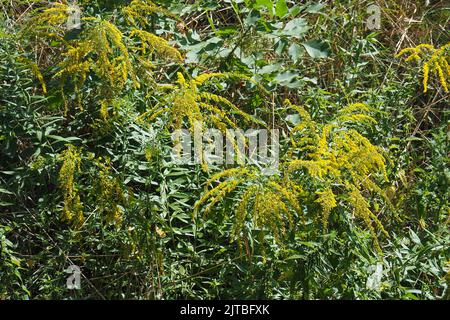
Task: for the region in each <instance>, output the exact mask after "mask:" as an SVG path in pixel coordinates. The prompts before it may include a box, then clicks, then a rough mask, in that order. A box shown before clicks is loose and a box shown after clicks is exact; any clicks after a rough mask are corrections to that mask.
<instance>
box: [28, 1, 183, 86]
mask: <svg viewBox="0 0 450 320" xmlns="http://www.w3.org/2000/svg"><path fill="white" fill-rule="evenodd" d="M69 9H70V8H69V6H68V5H67V4H66V2H64V3H55V4H54V5H51V6H50V7H45V6H44V9H43V10H40V11H39V12H38V14H37V15H36V16H35V17H34V18H33V19H32V23H30V26H32V27H33V28H34V29H35V30H37V32H40V35H41V36H44V37H50V38H52V39H53V40H54V39H57V40H58V41H61V43H62V44H63V45H64V46H65V47H66V50H65V51H64V52H63V53H62V55H61V56H62V58H63V59H62V61H61V62H60V63H59V64H58V69H59V71H58V72H57V73H56V74H54V78H61V79H62V80H63V82H64V81H65V80H66V79H70V80H73V82H74V85H75V91H76V92H78V93H79V92H80V90H79V89H80V88H81V86H82V85H83V84H84V82H85V81H86V79H87V77H88V75H89V74H90V73H91V72H93V73H95V74H96V75H97V76H98V77H100V78H101V79H102V80H103V81H105V86H103V87H102V88H103V89H106V90H108V92H119V91H120V90H122V89H123V88H124V87H125V85H126V83H127V81H128V80H129V79H130V80H131V82H132V84H133V85H134V87H136V88H139V87H140V81H138V76H137V72H142V73H143V75H142V77H141V76H140V74H139V76H140V78H141V80H143V79H145V80H146V81H147V80H149V79H148V77H149V75H151V73H149V70H150V69H151V68H153V64H152V63H151V61H150V59H149V58H152V55H149V54H151V53H156V54H157V56H158V57H162V58H164V59H171V60H174V61H177V62H180V61H182V60H183V59H182V56H181V54H180V52H179V51H178V50H177V49H175V48H174V47H172V46H171V45H169V43H168V42H167V41H166V40H165V39H163V38H161V37H158V36H156V35H153V34H151V33H149V32H147V31H144V30H141V29H138V26H137V25H136V29H133V30H131V31H130V33H129V34H124V33H122V31H121V30H120V29H119V28H118V27H117V25H115V24H114V23H112V22H110V21H108V20H103V19H100V18H97V17H90V16H85V17H82V18H81V20H82V22H83V29H82V32H81V34H80V35H79V36H78V38H77V39H74V40H65V39H64V32H65V30H64V29H63V28H59V27H60V26H61V24H62V23H63V22H65V21H67V18H68V11H69ZM155 12H160V13H165V14H168V15H170V13H169V12H167V11H166V10H164V9H162V8H159V7H157V6H156V5H155V4H153V3H152V2H151V1H148V0H134V1H132V2H131V3H130V5H129V6H127V7H124V8H123V10H122V14H123V15H124V17H125V19H126V20H127V21H135V20H133V17H134V18H136V19H137V20H139V21H141V26H140V27H145V26H143V25H142V24H147V22H146V21H147V20H146V19H147V18H146V17H147V16H148V14H149V13H155ZM130 19H131V20H130ZM144 22H145V23H144ZM134 24H135V23H134ZM36 26H37V28H36ZM49 28H53V29H52V30H51V32H48V31H47V30H48V29H49ZM136 40H137V41H138V42H139V43H140V46H139V47H135V46H133V45H132V44H133V42H136ZM35 71H39V69H38V68H37V69H36V68H34V69H33V72H34V73H35V75H36V76H37V77H38V79H39V81H41V80H42V79H43V78H41V77H40V73H38V72H35ZM41 83H42V84H43V82H41ZM43 88H44V89H45V84H43Z"/></svg>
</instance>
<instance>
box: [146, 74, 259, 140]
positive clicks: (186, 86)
mask: <svg viewBox="0 0 450 320" xmlns="http://www.w3.org/2000/svg"><path fill="white" fill-rule="evenodd" d="M236 76H237V75H232V74H226V73H206V74H201V75H199V76H197V77H195V78H193V79H190V80H186V79H185V78H184V76H183V75H182V74H181V73H178V79H177V82H176V84H177V85H175V86H173V85H166V86H164V87H162V86H161V88H162V89H165V90H171V91H172V92H171V93H169V94H168V95H166V99H167V101H168V105H169V106H167V105H165V106H164V107H159V106H157V107H156V108H153V109H151V110H150V111H149V112H147V113H146V114H144V115H142V116H141V118H143V117H145V116H147V115H148V114H150V116H149V117H148V120H149V121H152V120H154V119H156V118H157V117H158V116H160V115H161V114H164V113H167V114H169V115H170V123H171V124H172V126H173V127H174V128H175V129H180V128H182V125H183V121H184V120H187V121H188V123H189V127H190V129H191V130H193V129H194V125H195V123H197V122H198V123H201V124H202V125H203V124H204V123H212V124H213V125H214V126H216V127H217V128H218V129H220V130H222V131H225V130H226V128H229V127H232V128H235V127H236V125H235V123H234V122H233V121H232V120H231V118H230V115H231V114H236V115H239V116H241V117H242V118H243V119H244V120H245V121H247V122H254V123H261V124H263V122H262V121H260V120H258V119H256V118H254V117H253V116H251V115H249V114H248V113H246V112H244V111H242V110H241V109H240V108H239V107H237V106H236V105H235V104H233V103H232V102H231V101H229V100H228V99H227V98H225V97H222V96H219V95H217V94H214V93H211V92H207V91H202V90H201V89H200V88H199V87H200V86H202V85H203V84H205V83H206V82H207V81H208V80H210V79H213V78H231V77H236ZM239 77H240V76H239ZM241 79H242V78H241ZM224 108H225V110H224Z"/></svg>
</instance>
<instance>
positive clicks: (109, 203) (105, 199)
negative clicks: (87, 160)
mask: <svg viewBox="0 0 450 320" xmlns="http://www.w3.org/2000/svg"><path fill="white" fill-rule="evenodd" d="M96 165H97V167H98V169H99V172H98V179H97V180H96V188H95V195H96V198H97V204H98V206H99V207H100V210H101V211H102V212H104V213H105V214H106V221H107V222H109V223H113V224H120V222H121V221H122V215H123V209H124V206H125V205H126V203H127V198H126V196H125V194H124V191H123V189H122V187H121V185H120V182H119V180H118V179H117V178H114V177H112V176H111V164H110V162H109V159H106V160H104V161H102V158H99V159H96Z"/></svg>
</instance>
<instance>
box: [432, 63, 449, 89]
mask: <svg viewBox="0 0 450 320" xmlns="http://www.w3.org/2000/svg"><path fill="white" fill-rule="evenodd" d="M435 67H436V70H437V72H438V74H439V81H440V82H441V84H442V87H443V88H444V91H445V92H447V93H448V87H447V81H446V80H445V75H444V71H443V70H442V68H441V66H440V65H439V63H438V62H437V61H436V62H435Z"/></svg>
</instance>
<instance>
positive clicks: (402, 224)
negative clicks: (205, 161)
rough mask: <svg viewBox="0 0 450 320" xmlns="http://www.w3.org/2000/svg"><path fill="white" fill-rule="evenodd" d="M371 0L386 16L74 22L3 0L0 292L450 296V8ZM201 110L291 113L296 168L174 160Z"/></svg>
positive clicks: (87, 4) (206, 113) (287, 120)
mask: <svg viewBox="0 0 450 320" xmlns="http://www.w3.org/2000/svg"><path fill="white" fill-rule="evenodd" d="M375 2H376V4H377V5H379V7H380V8H381V12H382V16H381V29H380V30H368V29H367V28H366V21H367V19H368V16H369V14H368V13H367V12H366V9H367V7H368V6H369V5H370V4H371V3H370V2H368V1H356V0H345V1H344V0H339V1H323V2H320V3H319V2H317V1H289V0H278V1H276V0H223V1H207V0H204V1H203V0H202V1H183V0H177V1H162V0H161V1H154V2H150V1H148V0H133V1H125V0H116V1H106V0H105V1H104V0H83V1H81V0H79V1H78V4H79V5H80V7H81V8H82V12H81V18H82V25H81V28H80V29H72V30H68V29H67V28H66V22H67V19H68V18H69V15H70V13H69V11H68V6H67V5H68V4H69V3H68V2H67V1H63V0H61V1H28V0H17V1H9V0H0V61H1V63H0V145H1V149H0V150H1V151H0V298H1V299H186V298H188V299H216V298H220V299H226V298H239V299H262V298H265V299H448V298H449V297H450V292H449V285H450V252H449V244H450V234H449V228H448V227H449V225H448V224H449V212H450V206H449V188H448V185H449V180H450V168H449V166H448V164H449V144H448V143H449V139H450V131H449V129H450V122H449V102H450V99H449V94H448V92H446V86H449V85H450V68H449V67H448V64H449V63H450V47H445V45H446V44H448V43H450V32H449V31H450V30H449V25H450V7H449V6H448V2H447V1H445V0H442V1H430V2H431V3H430V4H429V5H426V4H425V2H426V1H393V0H392V1H391V0H380V1H375ZM420 44H427V45H431V46H433V47H430V46H422V47H419V49H416V51H413V50H410V51H408V52H405V54H402V55H401V56H398V53H399V52H401V50H402V49H404V48H417V46H419V45H420ZM420 48H421V49H422V50H423V51H417V50H421V49H420ZM439 48H442V50H441V51H439V52H437V51H436V50H438V49H439ZM436 52H437V53H436ZM414 53H417V55H418V56H417V59H416V58H412V59H408V56H410V55H411V54H414ZM405 59H406V60H409V61H405ZM433 59H435V60H433ZM436 61H437V62H439V65H440V66H441V71H439V68H438V67H437V66H436V64H435V62H436ZM427 62H429V67H430V70H429V71H428V76H427V71H426V67H424V66H425V64H426V63H427ZM445 63H447V65H445ZM424 78H427V79H424ZM424 84H426V86H427V90H426V92H424ZM194 120H199V121H201V122H203V123H205V124H206V125H207V126H210V127H216V128H219V129H221V130H223V128H224V127H232V126H236V127H241V128H245V129H247V128H261V127H264V128H278V129H280V130H281V132H282V134H281V137H280V139H281V164H282V170H281V172H280V174H277V175H274V176H264V175H262V174H261V173H260V172H259V170H258V169H257V168H254V167H252V166H244V167H241V166H238V165H236V166H233V167H223V166H214V165H212V166H205V165H196V166H188V165H176V164H174V163H172V162H171V161H170V151H171V149H172V146H173V144H172V141H171V138H170V137H171V136H170V135H171V133H172V132H173V130H174V129H176V128H182V127H186V128H190V127H191V125H192V123H193V121H194ZM267 200H271V201H267ZM73 264H75V265H78V266H80V268H81V270H82V280H81V281H82V288H81V290H68V289H67V288H66V278H67V276H68V274H67V273H65V272H64V270H65V269H66V268H67V267H68V266H70V265H73Z"/></svg>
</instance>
